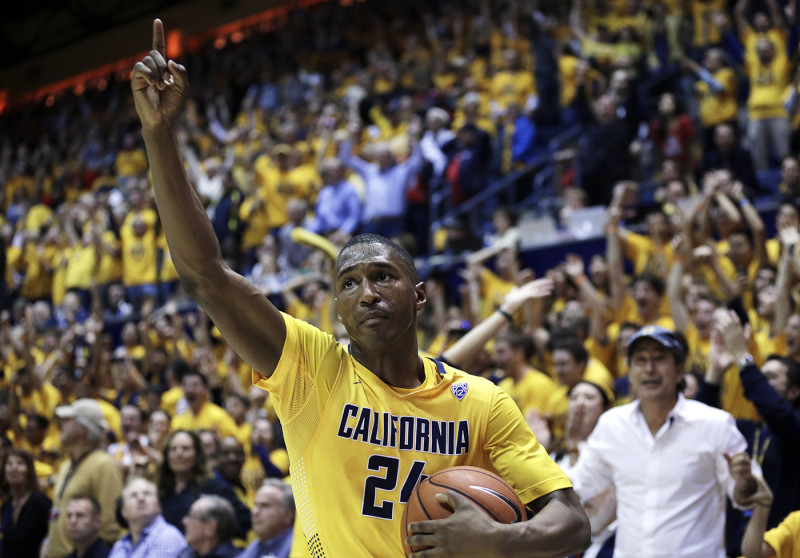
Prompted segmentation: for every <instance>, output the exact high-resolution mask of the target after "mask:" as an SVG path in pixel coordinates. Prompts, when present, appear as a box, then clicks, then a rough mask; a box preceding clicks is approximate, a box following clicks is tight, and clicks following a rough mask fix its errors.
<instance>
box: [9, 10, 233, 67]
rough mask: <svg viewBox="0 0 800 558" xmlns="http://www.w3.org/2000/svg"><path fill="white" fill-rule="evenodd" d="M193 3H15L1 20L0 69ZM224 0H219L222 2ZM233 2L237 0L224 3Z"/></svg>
mask: <svg viewBox="0 0 800 558" xmlns="http://www.w3.org/2000/svg"><path fill="white" fill-rule="evenodd" d="M191 1H192V0H135V1H131V0H17V1H13V2H7V3H6V5H4V6H3V11H2V17H0V70H1V69H5V68H9V67H11V66H14V65H17V64H21V63H24V62H26V61H28V60H30V59H32V58H34V57H37V56H40V55H43V54H46V53H48V52H51V51H53V50H56V49H59V48H63V47H65V46H68V45H71V44H73V43H75V42H78V41H84V40H86V39H90V38H91V37H92V36H94V35H97V34H100V33H105V32H108V31H110V30H113V29H114V28H115V27H118V26H120V25H123V24H126V23H128V22H130V21H133V20H136V19H140V18H142V17H145V16H148V15H151V14H156V13H159V12H160V11H163V10H165V9H166V8H170V7H173V6H176V5H178V4H184V3H188V2H191ZM225 1H226V0H222V2H221V3H224V2H225ZM227 1H229V2H232V3H235V2H236V0H227Z"/></svg>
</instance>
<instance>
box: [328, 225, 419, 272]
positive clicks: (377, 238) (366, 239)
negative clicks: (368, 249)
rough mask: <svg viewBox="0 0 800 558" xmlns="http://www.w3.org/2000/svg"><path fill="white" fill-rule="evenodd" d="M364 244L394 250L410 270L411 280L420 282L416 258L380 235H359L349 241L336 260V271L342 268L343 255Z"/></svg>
mask: <svg viewBox="0 0 800 558" xmlns="http://www.w3.org/2000/svg"><path fill="white" fill-rule="evenodd" d="M362 244H380V245H381V246H386V247H388V248H390V249H391V250H392V252H394V253H395V254H397V255H398V256H399V257H400V259H401V260H402V262H403V264H404V265H405V266H406V267H407V268H408V271H409V273H410V274H411V278H412V279H413V280H414V282H415V283H416V282H417V281H419V277H418V275H417V266H416V265H414V258H412V257H411V254H410V253H409V252H408V250H406V249H405V248H403V247H402V246H400V245H399V244H397V243H396V242H393V241H392V240H389V239H388V238H386V237H385V236H381V235H379V234H371V233H369V234H359V235H356V236H354V237H353V238H351V239H350V240H348V241H347V244H345V245H344V247H342V250H341V252H339V258H338V259H337V260H336V269H337V271H338V270H339V268H340V267H341V264H342V254H344V253H345V252H347V251H348V250H349V249H351V248H353V247H355V246H360V245H362Z"/></svg>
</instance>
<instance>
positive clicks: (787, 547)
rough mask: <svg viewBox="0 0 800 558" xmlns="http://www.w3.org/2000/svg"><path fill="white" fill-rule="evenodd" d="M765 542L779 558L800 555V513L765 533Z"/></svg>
mask: <svg viewBox="0 0 800 558" xmlns="http://www.w3.org/2000/svg"><path fill="white" fill-rule="evenodd" d="M764 541H766V543H767V544H768V545H770V546H771V547H772V550H774V551H775V556H776V557H777V558H794V557H795V556H797V554H798V553H800V511H795V512H792V513H790V514H789V515H787V516H786V519H784V520H783V521H782V522H781V523H780V525H778V526H777V527H775V528H774V529H770V530H769V531H767V532H766V533H764Z"/></svg>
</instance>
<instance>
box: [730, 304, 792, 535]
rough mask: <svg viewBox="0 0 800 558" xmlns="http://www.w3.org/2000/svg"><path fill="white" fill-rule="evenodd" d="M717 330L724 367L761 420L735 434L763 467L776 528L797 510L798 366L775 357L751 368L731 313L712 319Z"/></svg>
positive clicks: (744, 341) (752, 363)
mask: <svg viewBox="0 0 800 558" xmlns="http://www.w3.org/2000/svg"><path fill="white" fill-rule="evenodd" d="M716 328H717V330H718V331H719V333H720V335H721V337H722V340H723V342H724V345H725V348H726V349H727V353H728V354H727V357H728V358H729V360H728V361H727V362H729V363H730V361H733V362H735V363H737V365H738V367H739V375H740V377H741V380H742V386H743V387H744V395H745V397H747V399H748V400H750V401H752V402H753V403H754V404H755V406H756V409H757V410H758V414H759V415H760V416H761V418H762V420H761V421H759V422H755V421H743V420H740V421H739V429H740V430H742V432H743V433H744V434H745V437H746V438H748V441H749V442H750V444H751V446H752V452H753V455H754V456H757V457H758V458H759V459H760V460H761V461H762V462H761V463H759V464H760V465H761V467H762V469H763V471H764V479H765V480H766V481H767V483H768V484H769V485H770V487H771V488H772V492H773V493H774V494H775V498H774V501H773V502H772V509H771V512H770V514H769V519H768V521H767V527H768V528H773V527H777V526H778V524H779V523H780V522H781V521H782V520H783V519H784V518H785V517H786V516H787V515H789V513H790V512H792V511H794V510H797V509H800V477H798V475H797V474H796V473H797V471H800V411H798V404H800V365H798V363H797V362H796V361H794V360H792V359H790V358H784V357H779V356H776V355H771V356H769V357H768V358H767V360H766V362H765V363H764V364H763V365H762V366H761V367H759V366H758V365H756V363H755V361H754V360H753V357H752V356H750V354H749V352H748V342H747V338H746V337H745V335H744V331H743V329H742V325H741V323H740V321H739V318H738V317H737V316H736V315H735V314H733V313H732V312H730V311H729V312H725V313H720V314H718V315H717V326H716ZM720 368H721V367H720ZM716 380H717V381H716V382H715V383H716V384H717V385H718V384H719V379H716Z"/></svg>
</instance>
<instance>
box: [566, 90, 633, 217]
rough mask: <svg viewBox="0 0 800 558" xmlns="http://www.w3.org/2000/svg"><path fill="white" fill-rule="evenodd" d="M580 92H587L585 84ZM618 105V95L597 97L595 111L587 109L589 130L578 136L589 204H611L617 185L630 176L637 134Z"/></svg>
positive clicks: (582, 172)
mask: <svg viewBox="0 0 800 558" xmlns="http://www.w3.org/2000/svg"><path fill="white" fill-rule="evenodd" d="M578 95H581V96H584V95H585V93H584V91H583V90H582V88H581V89H579V92H578ZM617 108H618V105H617V101H616V100H615V99H614V97H612V96H611V95H603V96H602V97H600V98H599V99H597V101H595V103H594V107H593V111H592V113H591V114H587V113H588V107H587V108H584V110H583V112H584V114H585V116H584V120H585V121H586V130H585V131H584V132H583V133H582V134H581V137H580V139H579V140H578V172H579V176H580V182H579V185H580V187H581V188H582V189H583V190H584V191H585V192H586V194H587V195H588V196H589V205H607V204H608V202H610V201H611V195H612V192H613V189H614V185H615V184H616V183H617V182H618V181H620V180H625V179H627V178H630V174H629V173H630V170H629V166H630V158H629V155H628V146H629V145H630V143H631V140H632V139H633V137H632V136H631V133H630V130H629V126H628V124H627V122H625V120H623V119H622V118H620V117H619V116H618V114H617Z"/></svg>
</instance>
